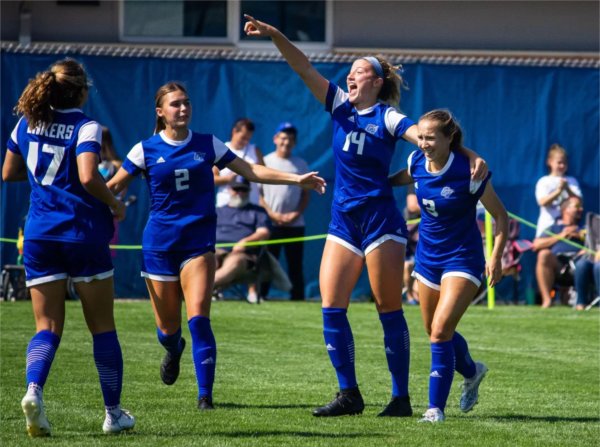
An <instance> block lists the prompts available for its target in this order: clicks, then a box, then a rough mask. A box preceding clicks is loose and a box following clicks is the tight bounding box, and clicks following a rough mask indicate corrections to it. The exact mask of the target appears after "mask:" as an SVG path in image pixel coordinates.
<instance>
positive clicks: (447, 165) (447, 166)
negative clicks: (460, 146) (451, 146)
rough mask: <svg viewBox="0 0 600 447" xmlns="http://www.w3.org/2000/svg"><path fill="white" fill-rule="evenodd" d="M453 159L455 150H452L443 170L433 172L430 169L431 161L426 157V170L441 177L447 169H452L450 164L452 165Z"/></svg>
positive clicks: (434, 175) (433, 175)
mask: <svg viewBox="0 0 600 447" xmlns="http://www.w3.org/2000/svg"><path fill="white" fill-rule="evenodd" d="M453 161H454V152H452V151H450V156H449V157H448V161H447V162H446V165H445V166H444V167H443V168H442V170H441V171H439V172H431V171H430V170H429V161H427V159H425V170H426V171H427V173H428V174H429V175H431V176H432V177H439V176H440V175H444V174H445V173H446V171H447V170H448V169H450V166H452V162H453Z"/></svg>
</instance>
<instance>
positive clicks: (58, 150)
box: [27, 141, 65, 185]
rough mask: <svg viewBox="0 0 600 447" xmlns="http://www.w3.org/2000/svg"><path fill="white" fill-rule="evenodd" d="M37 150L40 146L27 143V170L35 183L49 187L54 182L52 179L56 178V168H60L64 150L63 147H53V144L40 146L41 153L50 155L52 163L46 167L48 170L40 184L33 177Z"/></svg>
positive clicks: (34, 143)
mask: <svg viewBox="0 0 600 447" xmlns="http://www.w3.org/2000/svg"><path fill="white" fill-rule="evenodd" d="M39 148H40V144H39V143H38V142H35V141H31V142H29V151H27V168H28V169H29V170H30V171H31V174H32V175H33V178H34V179H35V181H36V182H38V183H41V184H42V185H51V184H52V182H54V177H56V173H57V172H58V168H59V167H60V164H61V163H62V161H63V158H65V148H64V146H54V145H53V144H46V143H44V144H42V152H46V153H47V154H52V161H51V162H50V164H49V165H48V170H47V171H46V174H44V177H43V178H42V181H41V182H40V181H39V180H38V179H37V177H36V176H35V171H36V168H37V164H38V159H39Z"/></svg>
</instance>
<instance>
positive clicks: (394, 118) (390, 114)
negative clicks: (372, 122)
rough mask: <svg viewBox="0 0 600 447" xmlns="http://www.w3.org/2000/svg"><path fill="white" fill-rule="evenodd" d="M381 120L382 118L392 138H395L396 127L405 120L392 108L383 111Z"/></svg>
mask: <svg viewBox="0 0 600 447" xmlns="http://www.w3.org/2000/svg"><path fill="white" fill-rule="evenodd" d="M383 118H384V122H385V128H386V129H387V131H388V132H389V133H390V134H391V135H392V136H396V129H397V128H398V125H399V124H400V122H401V121H402V120H403V119H404V118H406V115H402V114H401V113H400V112H398V111H397V110H396V109H394V108H393V107H388V108H387V110H386V111H385V115H384V117H383Z"/></svg>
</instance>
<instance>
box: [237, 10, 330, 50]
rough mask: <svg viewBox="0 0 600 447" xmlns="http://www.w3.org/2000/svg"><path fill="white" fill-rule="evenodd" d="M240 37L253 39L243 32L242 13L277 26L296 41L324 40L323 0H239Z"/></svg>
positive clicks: (241, 38) (243, 21)
mask: <svg viewBox="0 0 600 447" xmlns="http://www.w3.org/2000/svg"><path fill="white" fill-rule="evenodd" d="M240 9H241V11H240V12H241V14H240V21H241V29H240V40H255V38H253V37H248V36H246V34H245V33H244V31H243V28H244V23H245V20H244V16H243V15H244V14H250V15H251V16H253V17H256V18H259V19H260V20H262V21H265V22H267V23H270V24H271V25H273V26H275V27H276V28H278V29H279V30H280V31H281V32H282V33H283V34H285V35H286V37H287V38H288V39H290V40H292V41H295V42H315V43H316V42H321V43H324V42H325V40H326V39H325V25H326V20H325V11H326V8H325V0H314V1H267V2H265V1H246V0H242V1H241V2H240Z"/></svg>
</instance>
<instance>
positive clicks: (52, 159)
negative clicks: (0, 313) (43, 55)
mask: <svg viewBox="0 0 600 447" xmlns="http://www.w3.org/2000/svg"><path fill="white" fill-rule="evenodd" d="M87 97H88V79H87V75H86V73H85V70H84V69H83V66H81V65H80V64H79V63H78V62H76V61H75V60H73V59H65V60H62V61H59V62H56V63H55V64H53V65H52V66H51V67H50V69H49V70H47V71H44V72H42V73H38V75H37V76H36V77H35V78H34V79H32V80H30V81H29V83H28V84H27V86H26V87H25V90H24V91H23V93H22V94H21V97H20V98H19V102H18V103H17V106H16V107H15V110H16V111H17V113H19V114H22V115H23V117H22V118H21V119H20V120H19V122H18V123H17V126H16V127H15V129H14V131H13V132H12V134H11V136H10V139H9V140H8V151H7V152H6V159H5V161H4V165H3V167H2V178H3V179H4V180H5V181H17V180H29V184H30V185H31V200H30V202H31V203H30V208H29V214H28V216H27V222H26V224H25V244H24V253H23V258H24V263H25V277H26V284H27V287H29V290H30V292H31V303H32V306H33V314H34V317H35V325H36V334H35V336H34V337H33V338H32V339H31V341H30V342H29V345H28V347H27V368H26V377H27V393H26V394H25V397H24V398H23V400H22V401H21V406H22V408H23V412H24V413H25V418H26V420H27V431H28V433H29V435H30V436H48V435H50V430H51V427H50V424H49V423H48V419H47V418H46V414H45V410H44V402H43V398H42V392H43V389H44V385H45V383H46V379H47V377H48V374H49V372H50V367H51V366H52V362H53V360H54V355H55V353H56V350H57V349H58V345H59V343H60V339H61V336H62V331H63V327H64V322H65V294H66V288H67V279H68V277H70V278H72V280H73V282H74V284H75V288H76V290H77V293H78V295H79V296H80V298H81V303H82V307H83V313H84V316H85V320H86V323H87V325H88V328H89V330H90V332H91V333H92V336H93V345H94V348H93V350H94V360H95V362H96V367H97V369H98V375H99V377H100V385H101V389H102V395H103V396H104V404H105V408H106V415H105V420H104V425H103V427H102V429H103V431H104V432H105V433H119V432H121V431H123V430H128V429H130V428H133V426H134V424H135V419H134V417H133V416H131V415H130V414H129V412H127V411H126V410H122V409H121V407H120V398H121V387H122V382H123V357H122V355H121V346H120V344H119V339H118V338H117V332H116V329H115V322H114V317H113V299H114V292H113V265H112V260H111V255H110V250H109V247H108V243H109V240H110V239H111V237H112V235H113V231H114V227H113V216H112V215H111V211H112V214H113V215H114V216H115V217H116V218H117V219H122V218H123V217H125V205H124V204H123V203H122V202H121V201H119V200H118V199H117V198H115V197H114V196H113V194H112V193H111V192H110V191H109V190H108V188H107V187H106V184H105V183H104V179H103V178H102V177H101V175H100V173H99V172H98V163H99V161H100V156H99V155H100V145H101V142H102V128H101V126H100V125H99V124H98V123H97V122H96V121H94V120H92V119H91V118H88V117H87V116H86V115H85V114H84V113H83V112H82V111H81V110H80V109H79V108H80V107H81V106H83V104H84V103H85V102H86V100H87Z"/></svg>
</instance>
